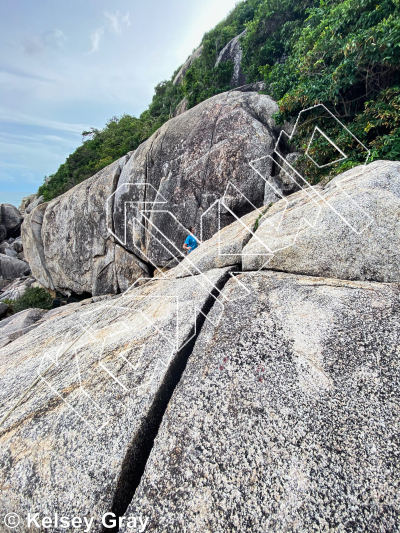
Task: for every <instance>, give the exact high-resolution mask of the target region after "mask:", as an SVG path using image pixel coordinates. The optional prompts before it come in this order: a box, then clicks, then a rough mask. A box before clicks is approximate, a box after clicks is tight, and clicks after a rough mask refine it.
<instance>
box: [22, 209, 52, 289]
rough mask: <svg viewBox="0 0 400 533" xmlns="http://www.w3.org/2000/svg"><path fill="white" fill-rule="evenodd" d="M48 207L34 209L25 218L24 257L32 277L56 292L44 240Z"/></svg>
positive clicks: (23, 227) (23, 228) (23, 235)
mask: <svg viewBox="0 0 400 533" xmlns="http://www.w3.org/2000/svg"><path fill="white" fill-rule="evenodd" d="M47 206H48V203H43V204H41V205H39V206H37V207H36V209H33V210H32V211H31V212H30V214H29V215H26V216H25V219H24V222H23V224H22V226H21V236H22V240H23V248H24V256H25V257H26V258H27V260H28V261H29V266H30V269H31V272H32V275H33V276H34V277H35V278H36V280H37V281H38V282H39V283H40V284H41V285H43V286H44V287H47V288H48V289H51V290H54V284H53V280H52V278H51V274H50V272H49V270H48V268H47V266H46V259H45V254H44V246H43V239H42V225H43V218H44V213H45V211H46V208H47Z"/></svg>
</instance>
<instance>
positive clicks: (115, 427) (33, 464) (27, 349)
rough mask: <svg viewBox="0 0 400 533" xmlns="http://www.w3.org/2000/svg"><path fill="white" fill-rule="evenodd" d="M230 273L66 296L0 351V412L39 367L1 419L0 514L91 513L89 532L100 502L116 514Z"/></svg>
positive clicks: (99, 511)
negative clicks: (98, 295)
mask: <svg viewBox="0 0 400 533" xmlns="http://www.w3.org/2000/svg"><path fill="white" fill-rule="evenodd" d="M228 276H229V273H228V271H227V269H223V270H217V271H212V272H209V273H207V276H192V277H189V278H185V279H180V280H165V279H161V280H152V281H150V282H148V283H147V284H145V285H143V286H142V287H138V288H136V289H134V290H131V291H129V292H127V293H125V294H124V295H122V296H121V295H120V296H116V297H114V298H113V299H106V300H102V301H100V302H98V303H90V304H88V305H83V304H72V306H71V309H69V306H66V308H61V309H57V310H54V311H51V312H49V313H48V315H50V316H49V317H46V316H45V317H43V320H42V321H41V322H40V323H39V324H38V325H37V327H36V328H35V329H34V330H33V331H30V332H29V333H27V334H25V335H24V337H22V338H19V339H17V340H14V341H13V342H12V343H11V344H10V345H9V346H6V347H4V348H2V349H1V350H0V376H1V382H2V386H1V388H0V403H1V405H2V414H5V413H7V411H8V410H10V409H11V408H12V407H13V406H14V405H15V403H16V402H17V401H18V399H19V398H20V397H21V396H22V395H23V394H24V393H25V392H26V391H27V389H29V387H31V385H32V383H33V382H34V381H35V380H36V379H37V378H38V376H39V380H38V381H37V382H36V384H35V386H34V387H33V388H32V389H31V390H30V391H28V394H27V395H26V396H25V398H24V401H23V403H22V404H21V405H20V406H19V407H17V409H16V410H14V411H13V412H12V413H11V414H10V416H9V418H7V420H6V421H5V422H4V423H3V425H2V426H1V427H0V474H1V479H2V490H1V491H0V519H1V520H2V521H3V515H2V514H1V513H4V514H5V513H6V512H7V513H11V512H16V513H18V514H19V515H20V516H21V517H26V516H27V513H28V512H31V513H32V512H38V513H39V520H41V518H43V516H52V517H54V514H55V513H57V514H58V516H59V517H61V516H67V517H71V518H72V517H75V516H79V517H81V518H82V519H83V517H87V518H88V519H90V517H92V518H93V520H94V522H93V525H92V528H91V529H90V531H91V532H93V533H95V532H99V531H101V517H102V516H103V515H104V514H105V513H106V512H107V511H110V512H114V513H116V514H122V513H123V511H124V510H125V509H126V507H127V505H128V503H129V501H130V499H131V497H132V494H133V491H134V489H135V486H136V485H137V483H138V481H139V479H140V475H141V472H142V470H143V466H144V461H145V459H146V456H147V454H148V453H149V450H150V448H151V445H152V440H153V437H154V434H155V432H156V430H157V427H158V425H159V422H160V419H161V417H162V415H163V412H164V410H165V408H166V405H167V403H168V400H169V397H170V395H171V393H172V390H173V388H174V387H175V385H176V382H177V381H178V380H179V376H180V374H181V372H182V370H183V368H184V366H185V364H186V359H187V357H188V355H189V353H190V348H191V345H192V344H193V342H194V336H195V334H196V331H198V329H199V328H200V327H201V324H202V322H204V319H205V314H206V313H207V311H208V309H209V308H210V307H211V306H212V305H213V303H215V298H214V297H215V296H217V295H218V290H219V287H221V286H222V285H223V283H224V282H225V280H226V278H227V277H228ZM213 294H214V296H213ZM40 376H41V377H40ZM144 518H145V517H144ZM21 531H22V530H21ZM23 531H27V529H23ZM53 531H58V529H57V528H54V529H53Z"/></svg>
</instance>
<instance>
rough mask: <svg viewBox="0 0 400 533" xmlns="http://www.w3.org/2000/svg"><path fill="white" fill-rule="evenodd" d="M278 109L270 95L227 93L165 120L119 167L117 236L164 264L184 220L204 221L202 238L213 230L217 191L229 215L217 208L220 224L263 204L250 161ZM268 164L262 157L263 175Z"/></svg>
mask: <svg viewBox="0 0 400 533" xmlns="http://www.w3.org/2000/svg"><path fill="white" fill-rule="evenodd" d="M277 110H278V106H277V104H276V103H275V102H274V101H273V100H272V99H271V98H270V97H269V96H266V95H259V94H257V93H241V92H236V91H231V92H228V93H223V94H220V95H217V96H214V97H213V98H210V99H209V100H206V101H204V102H202V103H201V104H199V105H198V106H196V107H194V108H192V109H190V110H189V111H187V112H186V113H183V114H182V115H179V116H178V117H176V118H173V119H171V120H170V121H168V122H167V123H166V124H164V125H163V126H162V127H161V128H160V129H159V130H157V132H156V133H155V134H154V135H153V136H152V137H151V138H150V139H149V140H147V141H146V142H145V143H143V144H142V145H141V146H139V148H138V149H137V150H136V151H135V153H134V154H133V156H132V157H131V158H130V159H129V161H128V162H127V164H126V165H125V166H124V168H123V170H122V172H121V176H120V178H119V181H118V187H117V190H116V193H115V195H114V197H113V199H112V203H113V209H114V219H113V225H114V234H115V236H116V238H118V239H119V241H120V242H121V243H122V245H123V246H124V247H125V248H127V249H129V250H131V251H133V252H134V253H137V254H139V255H140V254H143V255H142V258H143V259H145V260H147V261H149V262H151V263H152V264H155V265H161V266H163V265H165V264H166V263H168V262H169V261H170V260H171V258H173V257H174V256H176V255H178V254H179V252H180V251H181V250H182V244H183V242H184V240H185V238H186V235H187V230H186V228H187V227H189V226H190V225H192V226H194V228H195V233H197V234H199V231H200V225H201V222H202V221H203V239H208V238H210V237H211V236H212V235H213V234H214V233H215V232H216V231H217V230H218V225H219V222H218V213H217V211H216V210H215V209H214V210H213V209H210V208H212V206H213V204H214V203H215V202H216V201H217V200H219V199H221V198H222V197H223V196H224V199H225V203H226V205H227V207H228V208H229V210H230V211H231V212H229V210H227V211H226V212H225V213H222V217H221V219H220V221H221V226H222V227H223V226H226V225H228V224H230V223H231V222H233V221H234V220H235V217H234V216H233V214H234V215H237V216H243V215H244V214H246V213H248V212H250V211H253V210H254V207H259V206H262V205H263V200H264V193H265V187H266V183H265V180H264V179H263V178H262V177H260V176H259V175H258V174H257V173H256V172H255V171H254V170H252V169H251V167H250V166H249V162H250V161H253V160H254V159H257V158H260V157H261V156H265V155H267V154H271V153H272V152H273V149H274V145H275V134H274V128H275V124H274V120H273V118H272V115H273V114H274V113H275V112H276V111H277ZM271 166H272V164H271V161H270V160H269V159H267V160H266V162H265V177H266V178H268V176H269V175H270V172H271ZM145 183H147V184H148V185H147V186H144V185H143V184H145ZM111 207H112V205H111V202H110V208H111ZM209 209H210V210H209ZM232 213H233V214H232ZM202 219H203V220H202ZM132 221H134V223H133V224H132ZM159 230H161V231H162V233H163V235H161V234H160V233H159Z"/></svg>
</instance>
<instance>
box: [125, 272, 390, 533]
mask: <svg viewBox="0 0 400 533" xmlns="http://www.w3.org/2000/svg"><path fill="white" fill-rule="evenodd" d="M239 281H240V282H241V283H243V284H244V285H245V286H246V287H247V288H248V289H249V291H250V294H249V295H248V297H247V298H243V299H237V300H235V292H236V291H237V287H238V285H235V286H234V285H233V282H232V281H229V282H228V284H227V285H226V286H225V288H224V290H223V294H224V295H225V296H226V297H227V298H229V299H230V300H232V302H231V303H227V304H226V305H225V308H224V313H223V316H222V318H221V320H220V321H219V322H218V323H216V321H214V324H213V323H212V321H213V312H214V310H216V308H213V309H212V310H211V312H210V315H209V317H210V321H207V322H206V323H205V325H204V327H203V329H202V331H201V333H200V336H199V338H198V340H197V342H196V345H195V348H194V351H193V353H192V355H191V357H190V359H189V362H188V365H187V368H186V371H185V373H184V375H183V378H182V379H181V381H180V383H179V385H178V386H177V388H176V390H175V392H174V394H173V397H172V399H171V402H170V404H169V407H168V410H167V412H166V414H165V416H164V419H163V422H162V424H161V427H160V430H159V433H158V435H157V437H156V439H155V444H154V447H153V449H152V452H151V454H150V457H149V460H148V462H147V465H146V469H145V472H144V475H143V477H142V479H141V482H140V485H139V487H138V490H137V491H136V493H135V496H134V498H133V500H132V502H131V504H130V506H129V508H128V510H127V513H126V515H127V516H128V515H131V514H136V515H142V516H146V517H148V519H149V524H148V529H147V531H156V532H157V533H163V532H167V531H168V532H171V531H176V532H178V531H190V532H191V533H197V532H198V533H203V532H204V531H212V532H215V533H219V532H221V533H222V532H226V531H252V532H260V533H261V532H262V533H264V532H265V531H274V532H288V531H291V532H299V533H300V532H305V531H323V532H328V531H349V530H350V529H349V528H351V530H352V531H397V528H398V524H399V519H400V516H399V514H400V511H399V510H400V496H399V495H400V490H399V489H400V479H399V476H398V472H399V468H400V456H399V453H398V429H397V428H398V422H399V402H400V396H399V386H398V384H399V378H400V374H399V368H400V365H399V355H400V353H399V349H398V339H399V335H400V320H399V318H400V316H399V314H400V301H399V288H398V286H397V285H392V286H391V285H385V284H378V283H370V282H349V281H339V280H332V279H323V278H315V277H314V278H311V277H305V276H295V275H290V274H285V273H272V272H259V273H247V274H242V275H240V276H239ZM120 531H122V532H124V533H127V532H128V531H129V530H128V529H127V528H122V529H121V530H120Z"/></svg>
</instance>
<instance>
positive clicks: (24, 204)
mask: <svg viewBox="0 0 400 533" xmlns="http://www.w3.org/2000/svg"><path fill="white" fill-rule="evenodd" d="M36 198H37V194H35V193H33V194H30V195H29V196H25V197H24V198H22V200H21V205H20V206H19V207H18V211H19V212H20V213H21V214H24V213H25V209H26V208H27V207H28V205H30V204H31V203H32V202H34V201H35V200H36Z"/></svg>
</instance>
